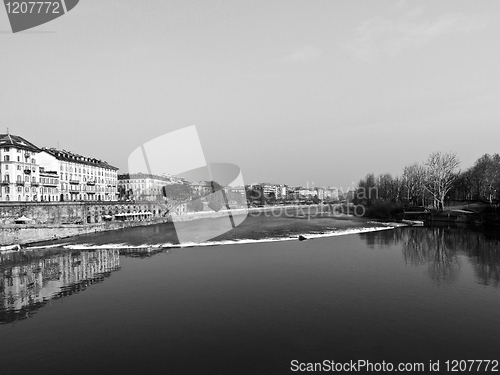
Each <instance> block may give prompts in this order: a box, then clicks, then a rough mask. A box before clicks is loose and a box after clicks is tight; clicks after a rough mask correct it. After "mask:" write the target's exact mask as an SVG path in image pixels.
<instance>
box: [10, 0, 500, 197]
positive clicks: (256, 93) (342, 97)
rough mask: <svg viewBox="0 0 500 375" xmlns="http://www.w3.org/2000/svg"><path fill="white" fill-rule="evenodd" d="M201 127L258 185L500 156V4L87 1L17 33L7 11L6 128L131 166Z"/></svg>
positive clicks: (336, 182)
mask: <svg viewBox="0 0 500 375" xmlns="http://www.w3.org/2000/svg"><path fill="white" fill-rule="evenodd" d="M190 125H196V127H197V129H198V133H199V136H200V140H201V144H202V146H203V151H204V153H205V157H206V159H207V161H209V162H228V163H234V164H236V165H238V166H239V167H240V168H241V170H242V173H243V176H244V179H245V182H246V183H251V182H257V181H267V182H272V183H287V184H291V185H306V184H307V183H309V185H311V184H312V182H314V184H315V185H316V186H321V185H323V186H327V185H330V186H336V187H340V188H343V189H346V188H348V187H350V186H352V183H353V182H354V183H356V182H357V181H359V179H360V178H361V177H363V176H365V175H366V174H367V173H369V172H373V173H376V174H379V173H384V172H389V173H392V174H393V175H398V174H401V173H402V170H403V168H404V166H405V165H408V164H411V163H413V162H414V161H423V160H424V159H426V158H427V156H428V155H429V154H430V153H431V152H433V151H437V150H440V151H446V152H448V151H454V152H456V153H457V154H458V156H459V158H460V160H461V161H462V164H461V166H462V168H463V169H466V168H468V167H470V166H471V165H472V164H473V163H474V161H475V160H476V159H477V158H478V157H480V156H481V155H483V154H484V153H496V152H500V147H499V140H500V2H499V1H495V0H492V1H467V2H465V1H456V0H453V1H439V2H437V1H418V2H417V1H371V0H370V1H347V0H345V1H314V0H312V1H290V0H287V1H274V0H266V1H249V0H247V1H235V0H230V1H207V0H204V1H185V0H182V1H160V0H157V1H152V0H151V1H131V0H130V1H129V0H105V1H103V0H81V1H80V3H79V4H78V5H77V6H76V7H75V8H74V9H73V10H72V11H71V12H69V13H68V14H66V15H65V16H63V17H60V18H58V19H56V20H54V21H52V22H50V23H47V24H44V25H41V26H39V27H37V28H34V29H31V30H30V31H26V32H21V33H17V34H12V32H11V31H10V25H9V23H8V19H7V14H6V12H5V11H4V9H2V8H0V126H1V129H0V132H2V133H3V132H5V130H6V128H7V127H8V128H9V129H10V132H11V133H12V134H16V135H21V136H23V137H25V138H26V139H28V140H29V141H31V142H33V143H34V144H36V145H37V146H39V147H42V146H46V147H57V144H58V143H59V146H60V148H63V149H66V150H68V151H73V152H76V153H80V154H83V155H88V156H94V157H98V158H101V159H104V160H106V161H108V162H109V163H110V164H113V165H116V166H117V167H119V168H120V170H121V172H126V170H127V159H128V156H129V154H130V153H131V152H132V151H133V150H134V149H135V148H137V147H139V146H140V145H141V144H143V143H145V142H147V141H149V140H151V139H153V138H155V137H158V136H161V135H163V134H165V133H168V132H170V131H173V130H176V129H180V128H183V127H186V126H190ZM164 157H165V158H175V157H176V156H175V155H172V154H169V152H168V149H167V150H165V153H164ZM166 172H168V171H166Z"/></svg>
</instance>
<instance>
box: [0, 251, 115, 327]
mask: <svg viewBox="0 0 500 375" xmlns="http://www.w3.org/2000/svg"><path fill="white" fill-rule="evenodd" d="M118 269H120V254H119V251H118V250H113V249H111V250H109V249H106V250H104V249H100V250H95V251H74V250H73V251H68V250H43V251H37V252H29V253H28V252H26V253H10V254H0V324H6V323H11V322H14V321H17V320H22V319H26V318H29V317H31V316H32V315H33V314H34V313H35V312H36V311H37V310H38V309H39V308H40V307H43V306H44V305H45V304H46V303H47V302H49V301H50V300H52V299H57V298H62V297H65V296H68V295H71V294H73V293H78V292H80V291H82V290H85V289H86V288H87V286H89V285H92V284H95V283H98V282H101V281H103V280H104V279H105V278H106V277H109V276H110V274H111V272H112V271H116V270H118Z"/></svg>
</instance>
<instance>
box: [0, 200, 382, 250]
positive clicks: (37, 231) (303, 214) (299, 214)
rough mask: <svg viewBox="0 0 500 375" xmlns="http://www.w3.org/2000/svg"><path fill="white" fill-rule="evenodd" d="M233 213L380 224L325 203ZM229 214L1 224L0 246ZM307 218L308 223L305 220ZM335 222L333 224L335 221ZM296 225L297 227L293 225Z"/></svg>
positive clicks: (233, 212)
mask: <svg viewBox="0 0 500 375" xmlns="http://www.w3.org/2000/svg"><path fill="white" fill-rule="evenodd" d="M229 212H230V214H231V215H233V216H241V215H247V216H262V217H269V218H273V219H274V220H272V221H270V222H269V223H268V224H267V225H268V226H270V227H275V226H277V225H285V223H283V222H281V221H278V220H277V218H281V219H299V220H297V223H300V227H303V228H304V229H305V231H306V232H310V231H320V230H321V229H320V228H319V227H320V226H321V225H320V226H318V225H317V223H318V220H320V221H324V220H328V223H330V224H331V225H330V227H335V228H337V229H339V230H345V229H349V228H360V227H375V226H377V225H378V226H380V225H381V224H380V223H376V224H375V223H373V224H371V223H370V220H369V219H367V218H364V217H358V216H355V215H346V214H340V213H335V212H332V211H329V210H328V206H326V205H325V206H322V205H310V206H292V205H290V206H266V207H253V208H249V209H245V208H241V209H232V210H230V211H229ZM225 216H228V210H221V211H219V212H214V211H201V212H190V213H185V214H182V215H175V214H172V215H170V216H168V217H163V218H154V219H153V220H149V221H134V220H129V221H110V222H100V223H90V224H4V225H2V226H1V227H0V234H1V236H0V246H10V245H18V244H19V245H28V244H33V243H38V242H44V241H55V240H59V239H63V238H72V237H75V236H81V235H87V234H93V233H98V232H107V231H116V230H120V229H126V228H134V227H142V226H150V225H156V224H161V223H165V222H188V221H203V220H204V219H219V218H222V217H225ZM311 218H314V219H315V220H316V221H315V223H316V224H314V225H313V224H312V222H311ZM307 222H309V223H307ZM334 224H335V225H334ZM295 227H296V229H298V227H297V226H296V225H295ZM240 231H241V228H240V227H236V228H234V229H233V230H232V231H231V232H233V234H234V235H236V236H237V235H238V234H239V233H240Z"/></svg>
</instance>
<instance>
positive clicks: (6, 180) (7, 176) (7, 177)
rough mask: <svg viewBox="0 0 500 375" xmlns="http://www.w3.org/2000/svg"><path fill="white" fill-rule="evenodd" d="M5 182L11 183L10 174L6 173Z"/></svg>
mask: <svg viewBox="0 0 500 375" xmlns="http://www.w3.org/2000/svg"><path fill="white" fill-rule="evenodd" d="M3 180H4V182H9V181H10V177H9V174H8V173H6V174H5V175H4V176H3Z"/></svg>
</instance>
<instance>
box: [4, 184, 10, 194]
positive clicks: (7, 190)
mask: <svg viewBox="0 0 500 375" xmlns="http://www.w3.org/2000/svg"><path fill="white" fill-rule="evenodd" d="M5 193H6V194H8V193H10V187H8V186H6V187H5Z"/></svg>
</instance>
